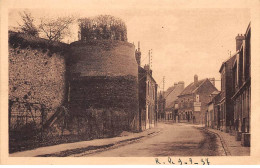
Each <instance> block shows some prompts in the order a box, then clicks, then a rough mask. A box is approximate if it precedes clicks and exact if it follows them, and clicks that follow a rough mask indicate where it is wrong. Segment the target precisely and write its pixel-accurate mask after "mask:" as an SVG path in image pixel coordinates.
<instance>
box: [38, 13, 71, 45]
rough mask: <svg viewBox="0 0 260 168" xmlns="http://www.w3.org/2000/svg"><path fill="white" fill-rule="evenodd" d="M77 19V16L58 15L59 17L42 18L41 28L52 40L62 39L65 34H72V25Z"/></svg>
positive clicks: (46, 36)
mask: <svg viewBox="0 0 260 168" xmlns="http://www.w3.org/2000/svg"><path fill="white" fill-rule="evenodd" d="M74 21H75V17H73V16H69V17H58V18H57V19H46V18H42V19H41V23H40V25H39V30H40V31H41V32H42V34H43V36H44V37H45V38H47V39H48V40H49V41H50V42H52V41H61V40H62V39H64V38H65V36H70V35H71V30H70V26H71V25H72V24H73V22H74Z"/></svg>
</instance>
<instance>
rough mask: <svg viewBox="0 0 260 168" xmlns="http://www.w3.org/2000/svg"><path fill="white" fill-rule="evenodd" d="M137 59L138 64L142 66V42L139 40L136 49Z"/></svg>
mask: <svg viewBox="0 0 260 168" xmlns="http://www.w3.org/2000/svg"><path fill="white" fill-rule="evenodd" d="M135 59H136V62H137V64H138V66H141V51H140V42H139V41H138V50H135Z"/></svg>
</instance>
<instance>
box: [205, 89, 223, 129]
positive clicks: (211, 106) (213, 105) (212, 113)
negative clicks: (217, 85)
mask: <svg viewBox="0 0 260 168" xmlns="http://www.w3.org/2000/svg"><path fill="white" fill-rule="evenodd" d="M219 93H220V92H219V91H214V92H212V93H211V94H210V101H209V103H208V104H207V105H208V109H207V111H206V127H210V128H217V125H218V123H219V105H218V104H217V103H218V101H219V95H220V94H219Z"/></svg>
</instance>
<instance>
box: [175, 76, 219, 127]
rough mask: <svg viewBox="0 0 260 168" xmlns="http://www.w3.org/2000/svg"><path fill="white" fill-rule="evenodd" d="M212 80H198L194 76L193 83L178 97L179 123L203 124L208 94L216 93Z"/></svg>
mask: <svg viewBox="0 0 260 168" xmlns="http://www.w3.org/2000/svg"><path fill="white" fill-rule="evenodd" d="M214 80H215V79H214V78H213V79H208V78H206V79H202V80H198V76H197V75H195V76H194V82H192V83H191V84H189V85H188V86H187V87H186V88H185V89H184V90H183V91H182V93H181V94H180V95H179V96H178V103H179V105H178V115H179V119H180V122H192V123H195V124H203V125H204V124H205V113H206V110H207V104H208V102H209V100H210V94H211V93H212V92H213V91H217V88H216V87H215V86H214V83H215V82H214Z"/></svg>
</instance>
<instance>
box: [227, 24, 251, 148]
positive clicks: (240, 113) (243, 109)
mask: <svg viewBox="0 0 260 168" xmlns="http://www.w3.org/2000/svg"><path fill="white" fill-rule="evenodd" d="M250 42H251V24H249V25H248V27H247V30H246V33H245V34H244V35H238V36H237V37H236V44H237V45H236V49H237V55H236V57H235V61H234V63H233V66H232V76H233V82H232V85H233V87H234V94H233V95H232V100H233V102H234V130H235V132H236V133H235V135H236V139H237V140H242V141H241V143H242V145H244V146H250V113H251V48H250V47H251V45H250Z"/></svg>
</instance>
